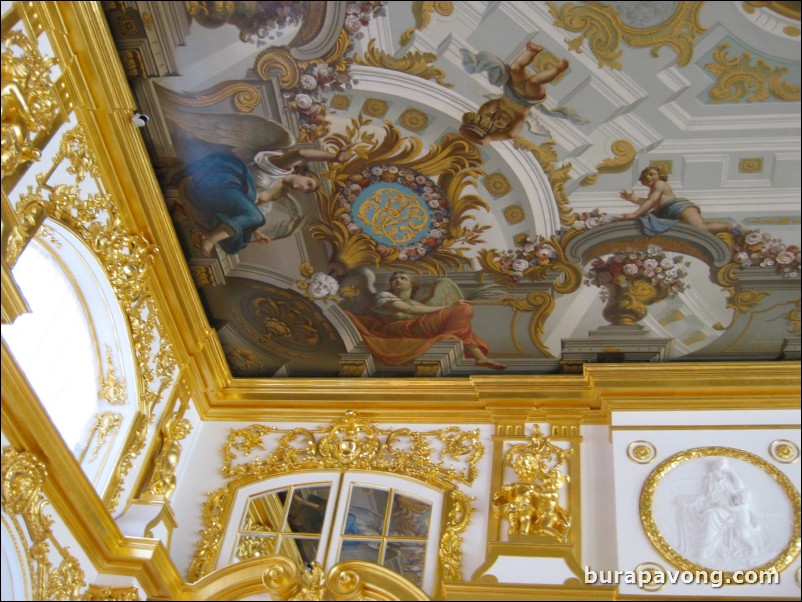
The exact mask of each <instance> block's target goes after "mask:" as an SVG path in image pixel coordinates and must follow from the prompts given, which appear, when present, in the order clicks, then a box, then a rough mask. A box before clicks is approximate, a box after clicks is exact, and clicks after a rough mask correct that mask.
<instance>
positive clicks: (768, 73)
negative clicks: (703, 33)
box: [705, 44, 802, 103]
mask: <svg viewBox="0 0 802 602" xmlns="http://www.w3.org/2000/svg"><path fill="white" fill-rule="evenodd" d="M729 48H730V45H729V44H722V45H721V46H719V47H718V48H716V50H715V51H714V52H713V61H714V62H712V63H708V64H707V65H705V68H706V69H707V70H708V71H710V72H711V73H712V74H713V75H715V76H716V77H717V78H718V79H717V80H716V84H715V85H714V86H713V87H712V88H711V89H710V92H709V96H710V101H711V102H714V103H726V102H732V103H736V102H740V101H742V100H746V101H747V102H762V101H764V100H768V99H769V97H772V98H773V99H774V100H783V101H787V102H794V101H798V100H799V99H800V91H801V90H802V86H795V85H793V84H789V83H788V82H787V81H786V80H785V79H784V76H785V74H786V73H788V67H778V66H774V67H772V66H771V65H769V64H768V63H766V61H764V60H763V59H757V60H756V61H755V63H754V64H753V63H752V55H751V54H750V53H749V51H748V50H744V51H743V52H742V53H741V56H740V57H730V56H728V55H727V51H728V50H729Z"/></svg>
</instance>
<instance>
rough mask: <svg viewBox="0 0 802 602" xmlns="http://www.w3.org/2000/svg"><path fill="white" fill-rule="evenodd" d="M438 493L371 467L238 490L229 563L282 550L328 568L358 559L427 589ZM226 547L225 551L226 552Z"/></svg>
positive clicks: (228, 537)
mask: <svg viewBox="0 0 802 602" xmlns="http://www.w3.org/2000/svg"><path fill="white" fill-rule="evenodd" d="M442 505H443V494H442V492H440V491H439V490H437V489H434V488H432V487H429V486H427V485H424V484H423V483H421V482H418V481H414V480H412V479H407V478H403V477H397V476H394V475H390V474H381V473H375V472H359V471H354V472H346V473H340V472H331V473H315V475H314V480H311V479H310V478H309V474H308V473H305V474H295V475H286V476H282V477H276V478H274V479H270V480H268V481H262V482H260V483H254V484H253V485H251V486H249V487H245V488H243V489H241V490H240V491H239V492H238V495H237V500H236V501H235V503H234V507H233V514H232V516H233V517H240V518H239V519H238V520H234V521H232V524H233V525H234V528H231V529H229V532H228V533H227V534H226V537H225V540H224V543H223V550H224V553H223V554H222V555H221V557H222V558H224V559H226V561H227V562H237V561H242V560H248V559H250V558H255V557H259V556H271V555H274V554H280V555H283V556H287V557H289V558H292V559H293V560H295V561H296V562H297V563H298V564H300V565H306V564H308V563H310V562H312V561H317V562H319V563H320V564H321V565H322V566H323V567H324V568H326V569H329V568H331V567H332V566H334V565H335V564H337V563H339V562H343V561H346V560H364V561H367V562H373V563H375V564H379V565H382V566H384V567H387V568H388V569H390V570H392V571H395V572H396V573H398V574H399V575H401V576H402V577H404V578H406V579H407V580H409V581H410V582H412V583H413V584H415V585H416V586H418V587H420V588H421V589H423V590H424V591H426V592H428V593H430V594H431V593H432V589H433V587H434V583H435V577H436V575H435V571H436V566H437V546H438V542H439V535H440V521H441V518H442ZM227 550H230V552H229V553H228V554H227V553H226V552H225V551H227Z"/></svg>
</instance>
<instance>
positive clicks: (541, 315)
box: [499, 291, 554, 357]
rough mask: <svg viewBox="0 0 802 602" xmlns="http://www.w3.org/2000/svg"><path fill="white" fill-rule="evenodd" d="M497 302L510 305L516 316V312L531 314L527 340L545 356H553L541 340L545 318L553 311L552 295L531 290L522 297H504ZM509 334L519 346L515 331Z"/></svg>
mask: <svg viewBox="0 0 802 602" xmlns="http://www.w3.org/2000/svg"><path fill="white" fill-rule="evenodd" d="M499 303H500V304H502V305H507V306H509V307H511V308H512V309H513V310H514V311H515V314H516V316H517V314H518V312H521V313H531V314H533V315H532V318H531V319H530V320H529V340H530V341H532V343H534V345H535V347H537V349H538V351H540V352H541V353H542V354H543V355H544V356H545V357H554V356H553V355H552V353H551V352H550V351H549V349H548V347H546V344H545V343H544V342H543V333H544V331H545V324H546V320H547V319H548V317H549V316H550V315H551V312H552V311H554V297H553V296H552V295H551V294H549V293H548V292H546V291H531V292H529V293H527V294H526V295H524V296H523V297H504V298H502V299H500V300H499ZM513 324H515V322H513ZM510 335H511V336H512V338H513V341H515V345H516V347H519V348H520V345H519V344H518V341H517V334H516V332H515V331H513V332H511V333H510Z"/></svg>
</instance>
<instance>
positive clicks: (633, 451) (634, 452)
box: [627, 441, 657, 464]
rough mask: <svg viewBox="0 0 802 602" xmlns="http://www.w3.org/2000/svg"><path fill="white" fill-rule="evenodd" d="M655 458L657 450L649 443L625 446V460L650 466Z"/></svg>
mask: <svg viewBox="0 0 802 602" xmlns="http://www.w3.org/2000/svg"><path fill="white" fill-rule="evenodd" d="M656 457H657V448H656V447H655V446H654V444H653V443H652V442H651V441H633V442H632V443H630V444H629V445H628V446H627V458H629V459H630V460H632V461H633V462H635V463H637V464H650V463H651V462H653V461H654V459H655V458H656Z"/></svg>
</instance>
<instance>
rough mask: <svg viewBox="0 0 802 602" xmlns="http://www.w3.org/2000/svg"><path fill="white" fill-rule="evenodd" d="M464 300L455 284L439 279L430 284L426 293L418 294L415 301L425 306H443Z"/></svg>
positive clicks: (445, 279) (451, 281)
mask: <svg viewBox="0 0 802 602" xmlns="http://www.w3.org/2000/svg"><path fill="white" fill-rule="evenodd" d="M464 298H465V297H464V296H463V294H462V290H460V288H459V286H457V283H456V282H454V281H453V280H449V279H448V278H439V279H438V280H435V281H434V282H433V283H432V286H431V287H430V288H429V291H428V292H427V293H422V292H418V295H417V297H416V301H420V302H421V303H424V304H426V305H436V306H445V305H451V304H452V303H455V302H456V301H459V300H460V299H464Z"/></svg>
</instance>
